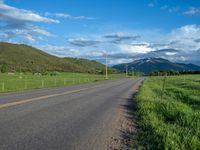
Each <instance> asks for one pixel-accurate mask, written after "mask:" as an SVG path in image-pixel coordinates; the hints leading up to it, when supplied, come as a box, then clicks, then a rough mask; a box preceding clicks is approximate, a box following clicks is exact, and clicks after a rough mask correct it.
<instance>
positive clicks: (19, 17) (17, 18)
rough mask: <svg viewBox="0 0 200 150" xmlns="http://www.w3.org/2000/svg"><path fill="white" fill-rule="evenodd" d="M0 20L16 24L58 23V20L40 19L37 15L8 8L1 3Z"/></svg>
mask: <svg viewBox="0 0 200 150" xmlns="http://www.w3.org/2000/svg"><path fill="white" fill-rule="evenodd" d="M0 20H2V21H6V22H10V23H13V22H14V23H16V22H48V23H59V21H58V20H54V19H50V18H46V17H42V16H40V15H39V14H37V13H34V12H32V11H29V10H24V9H18V8H15V7H11V6H8V5H6V4H4V3H3V2H1V3H0Z"/></svg>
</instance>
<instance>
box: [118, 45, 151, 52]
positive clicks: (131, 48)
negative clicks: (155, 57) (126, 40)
mask: <svg viewBox="0 0 200 150" xmlns="http://www.w3.org/2000/svg"><path fill="white" fill-rule="evenodd" d="M119 48H120V50H121V52H123V53H129V54H130V53H147V52H150V51H152V50H153V49H152V48H150V47H149V46H148V45H130V44H122V45H119Z"/></svg>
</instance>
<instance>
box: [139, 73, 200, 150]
mask: <svg viewBox="0 0 200 150" xmlns="http://www.w3.org/2000/svg"><path fill="white" fill-rule="evenodd" d="M163 78H164V77H150V78H147V79H146V80H145V81H144V84H143V85H142V87H141V89H140V92H139V95H138V97H137V103H138V126H139V138H138V141H139V145H140V146H141V147H143V148H144V149H152V150H155V149H180V150H189V149H190V150H195V149H200V76H199V75H193V76H192V75H187V76H175V77H167V79H166V86H165V89H164V95H163V100H161V93H162V92H161V91H162V85H163Z"/></svg>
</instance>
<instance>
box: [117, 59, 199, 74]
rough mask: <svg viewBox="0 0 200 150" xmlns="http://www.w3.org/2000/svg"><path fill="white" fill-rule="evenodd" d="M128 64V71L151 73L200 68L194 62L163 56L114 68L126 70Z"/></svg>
mask: <svg viewBox="0 0 200 150" xmlns="http://www.w3.org/2000/svg"><path fill="white" fill-rule="evenodd" d="M126 65H128V71H132V70H134V71H137V72H144V73H145V74H149V73H151V72H153V71H169V70H200V66H197V65H193V64H183V63H173V62H170V61H168V60H166V59H162V58H145V59H140V60H136V61H133V62H131V63H128V64H119V65H115V66H113V68H115V69H117V70H120V71H125V70H126Z"/></svg>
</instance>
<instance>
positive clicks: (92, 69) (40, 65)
mask: <svg viewBox="0 0 200 150" xmlns="http://www.w3.org/2000/svg"><path fill="white" fill-rule="evenodd" d="M2 66H6V68H7V70H8V71H25V72H26V71H27V72H44V71H65V72H83V73H97V72H99V71H104V70H105V65H103V64H101V63H98V62H96V61H92V60H87V59H76V58H59V57H56V56H53V55H50V54H47V53H45V52H43V51H41V50H39V49H36V48H34V47H31V46H27V45H23V44H11V43H5V42H0V69H1V67H2Z"/></svg>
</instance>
